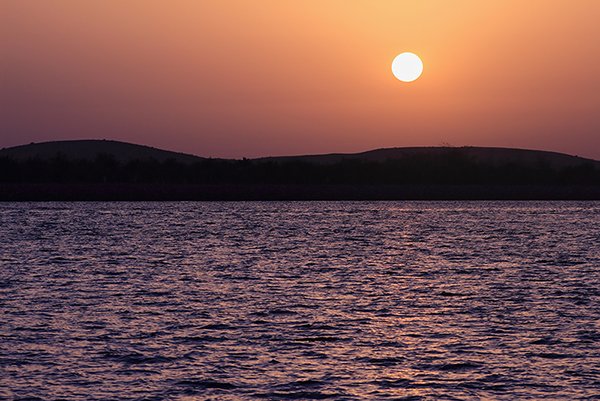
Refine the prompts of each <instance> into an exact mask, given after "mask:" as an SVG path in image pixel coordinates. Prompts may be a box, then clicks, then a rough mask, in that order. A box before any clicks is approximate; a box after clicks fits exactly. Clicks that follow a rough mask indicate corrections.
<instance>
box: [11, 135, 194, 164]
mask: <svg viewBox="0 0 600 401" xmlns="http://www.w3.org/2000/svg"><path fill="white" fill-rule="evenodd" d="M100 155H109V156H111V157H113V158H114V159H115V160H117V161H119V162H129V161H133V160H152V159H153V160H157V161H161V162H162V161H166V160H169V159H172V160H175V161H177V162H180V163H193V162H197V161H199V160H201V159H202V158H200V157H198V156H193V155H189V154H185V153H177V152H170V151H167V150H162V149H157V148H153V147H150V146H144V145H135V144H132V143H127V142H119V141H110V140H77V141H53V142H41V143H31V144H29V145H21V146H15V147H12V148H5V149H1V150H0V157H10V158H13V159H16V160H27V159H41V160H50V159H54V158H56V157H62V158H65V159H68V160H80V159H84V160H94V159H96V158H97V157H98V156H100Z"/></svg>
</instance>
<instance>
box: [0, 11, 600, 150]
mask: <svg viewBox="0 0 600 401" xmlns="http://www.w3.org/2000/svg"><path fill="white" fill-rule="evenodd" d="M599 21H600V1H598V0H576V1H574V0H526V1H523V0H485V1H482V0H453V1H448V0H412V1H408V0H405V1H402V0H214V1H212V0H210V1H209V0H168V1H164V0H85V1H82V0H44V1H40V0H0V147H4V146H12V145H18V144H23V143H29V142H32V141H35V142H41V141H47V140H55V139H83V138H105V139H116V140H124V141H129V142H134V143H141V144H147V145H151V146H156V147H161V148H165V149H169V150H176V151H182V152H187V153H194V154H198V155H201V156H214V157H242V156H245V157H254V156H267V155H284V154H285V155H287V154H305V153H328V152H355V151H363V150H369V149H373V148H380V147H394V146H420V145H425V146H430V145H433V146H437V145H440V144H443V143H449V144H452V145H456V146H461V145H475V146H505V147H522V148H533V149H544V150H555V151H561V152H566V153H570V154H577V155H580V156H587V157H592V158H596V159H600V23H599ZM404 51H411V52H414V53H416V54H418V55H419V56H420V57H421V58H422V59H423V62H424V64H425V71H424V73H423V76H422V77H421V78H420V79H419V80H417V81H415V82H413V83H411V84H405V83H402V82H399V81H398V80H396V79H395V78H394V76H393V75H392V73H391V70H390V66H391V62H392V60H393V59H394V57H395V56H396V55H398V54H399V53H402V52H404Z"/></svg>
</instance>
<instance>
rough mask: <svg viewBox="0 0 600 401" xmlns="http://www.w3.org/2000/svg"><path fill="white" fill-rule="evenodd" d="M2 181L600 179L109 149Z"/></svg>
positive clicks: (6, 168) (498, 168)
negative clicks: (154, 156)
mask: <svg viewBox="0 0 600 401" xmlns="http://www.w3.org/2000/svg"><path fill="white" fill-rule="evenodd" d="M0 182H4V183H169V184H287V185H289V184H308V185H320V184H351V185H363V184H368V185H387V184H394V185H397V184H450V185H455V184H479V185H481V184H483V185H491V184H500V185H505V184H538V185H557V184H558V185H572V184H573V185H575V184H576V185H600V169H599V168H597V167H595V166H594V165H593V164H591V163H582V164H581V165H578V166H575V167H564V168H552V167H550V166H548V165H545V164H544V163H538V164H514V163H512V164H511V163H507V164H500V165H497V164H490V163H480V162H477V161H475V160H473V159H470V158H469V157H467V156H465V155H462V154H460V153H453V152H449V153H448V154H445V155H442V156H440V155H436V156H433V155H431V156H430V155H417V156H412V157H404V158H401V159H391V160H386V161H382V162H373V161H365V160H358V159H344V160H341V161H339V162H337V163H333V164H315V163H308V162H305V161H292V160H289V161H282V162H276V161H261V160H222V159H205V160H202V161H199V162H196V163H192V164H186V163H181V162H177V161H175V160H168V161H164V162H159V161H156V160H134V161H129V162H119V161H118V160H116V159H115V158H114V157H112V156H110V155H99V156H98V157H97V158H96V159H95V160H69V159H66V158H64V157H61V156H60V155H57V156H56V157H54V158H52V159H48V160H42V159H29V160H13V159H11V158H8V157H3V158H0Z"/></svg>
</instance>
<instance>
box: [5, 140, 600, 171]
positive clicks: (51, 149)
mask: <svg viewBox="0 0 600 401" xmlns="http://www.w3.org/2000/svg"><path fill="white" fill-rule="evenodd" d="M448 154H460V155H462V156H465V157H468V158H471V159H472V160H474V161H477V162H479V163H490V164H494V165H498V164H506V163H514V164H522V165H539V164H545V165H547V166H550V167H555V168H563V167H569V166H577V165H580V164H583V163H591V164H594V165H598V166H600V161H597V160H593V159H587V158H583V157H579V156H571V155H568V154H565V153H559V152H550V151H543V150H531V149H517V148H502V147H477V146H464V147H449V146H438V147H427V146H422V147H395V148H380V149H373V150H368V151H364V152H358V153H329V154H314V155H294V156H271V157H258V158H251V159H249V160H254V161H257V162H276V163H281V162H286V163H287V162H305V163H314V164H334V163H339V162H340V161H342V160H361V161H367V162H384V161H386V160H395V159H403V158H415V157H424V156H426V157H436V156H444V155H448ZM58 155H60V156H61V157H64V158H66V159H69V160H78V159H85V160H93V159H95V158H96V157H97V156H99V155H110V156H112V157H114V158H115V159H116V160H118V161H119V162H128V161H132V160H149V159H154V160H157V161H161V162H162V161H166V160H169V159H172V160H175V161H177V162H181V163H194V162H199V161H202V160H206V159H207V158H206V157H201V156H196V155H192V154H186V153H179V152H173V151H168V150H163V149H159V148H154V147H150V146H146V145H138V144H133V143H128V142H120V141H114V140H94V139H88V140H68V141H50V142H40V143H31V144H26V145H19V146H14V147H9V148H3V149H0V157H9V158H13V159H17V160H26V159H32V158H39V159H42V160H48V159H51V158H53V157H56V156H58ZM222 160H232V159H222Z"/></svg>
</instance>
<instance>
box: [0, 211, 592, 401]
mask: <svg viewBox="0 0 600 401" xmlns="http://www.w3.org/2000/svg"><path fill="white" fill-rule="evenodd" d="M0 238H1V241H2V242H1V244H0V267H1V268H0V313H1V321H0V398H7V399H13V398H14V399H19V398H24V399H37V398H35V397H38V398H39V399H44V400H46V399H48V400H57V399H65V400H115V399H123V400H129V399H132V400H205V399H213V400H241V399H339V400H359V399H401V400H402V399H405V400H420V399H431V400H442V399H448V400H450V399H453V400H456V399H507V400H511V399H535V400H538V399H544V398H548V399H569V400H571V399H600V203H598V202H596V203H594V202H587V203H576V202H545V203H543V202H540V203H535V202H522V203H518V202H498V203H495V202H411V203H406V202H312V203H311V202H297V203H293V202H291V203H285V202H281V203H277V202H272V203H271V202H269V203H251V202H250V203H31V204H28V203H21V204H19V203H3V204H0ZM27 397H30V398H27Z"/></svg>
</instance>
